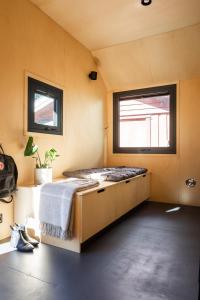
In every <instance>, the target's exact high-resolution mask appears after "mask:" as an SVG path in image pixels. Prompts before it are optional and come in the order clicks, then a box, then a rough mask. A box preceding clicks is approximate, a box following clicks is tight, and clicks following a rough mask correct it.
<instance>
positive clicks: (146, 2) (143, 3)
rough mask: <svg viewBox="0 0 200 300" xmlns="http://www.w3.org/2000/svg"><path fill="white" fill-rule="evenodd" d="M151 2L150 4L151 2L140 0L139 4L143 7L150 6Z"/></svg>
mask: <svg viewBox="0 0 200 300" xmlns="http://www.w3.org/2000/svg"><path fill="white" fill-rule="evenodd" d="M151 2H152V0H141V4H142V5H145V6H147V5H150V4H151Z"/></svg>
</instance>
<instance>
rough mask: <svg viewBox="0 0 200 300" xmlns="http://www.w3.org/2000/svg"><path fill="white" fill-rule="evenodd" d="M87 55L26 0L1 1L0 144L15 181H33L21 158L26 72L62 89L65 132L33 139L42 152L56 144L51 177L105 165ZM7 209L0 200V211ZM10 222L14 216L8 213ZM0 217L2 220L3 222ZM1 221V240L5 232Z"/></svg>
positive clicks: (97, 94) (100, 95)
mask: <svg viewBox="0 0 200 300" xmlns="http://www.w3.org/2000/svg"><path fill="white" fill-rule="evenodd" d="M91 70H96V65H95V63H94V60H93V57H92V55H91V53H90V52H89V51H88V50H87V49H86V48H85V47H83V46H82V45H81V44H80V43H79V42H78V41H76V40H75V39H74V38H73V37H71V36H70V35H69V34H67V33H66V32H64V30H62V29H61V28H60V27H59V26H58V25H56V23H54V22H53V21H52V20H51V19H50V18H49V17H47V16H46V15H45V14H44V13H42V12H41V11H40V10H39V9H38V8H36V7H35V6H34V5H33V4H31V3H30V2H29V1H27V0H15V1H0V143H3V146H4V149H5V151H6V153H8V154H10V155H12V156H13V157H14V159H15V161H16V163H17V166H18V171H19V184H22V183H23V184H26V183H31V182H33V168H34V162H33V159H32V158H24V156H23V150H24V146H25V143H26V140H27V137H26V136H24V135H23V131H24V128H23V118H24V111H23V103H24V99H25V97H26V95H25V80H24V77H25V72H26V71H28V72H30V73H32V74H34V75H36V76H39V77H40V78H42V79H43V78H44V79H45V80H48V81H50V82H53V83H55V84H56V85H59V86H62V87H63V89H64V106H65V112H64V132H65V134H64V136H50V135H44V136H40V137H36V138H35V142H36V143H37V144H38V145H39V149H40V152H41V154H42V153H43V152H44V151H45V150H47V149H49V148H51V147H54V148H56V149H57V150H58V152H59V154H60V157H59V158H58V159H57V161H55V162H54V164H53V173H54V177H57V176H60V175H61V173H62V172H63V171H64V170H66V169H75V168H85V167H95V166H99V165H102V164H103V151H104V132H103V128H104V99H105V95H106V94H105V88H104V84H103V81H102V79H101V77H100V76H99V77H98V80H97V81H91V80H90V79H89V78H88V74H89V72H90V71H91ZM1 211H3V212H4V214H5V215H6V213H5V205H4V207H3V206H2V205H1V204H0V212H1ZM5 218H7V221H8V223H9V222H10V220H11V219H12V218H10V214H9V213H8V214H7V216H5ZM5 218H4V220H5ZM6 228H7V229H5V226H4V227H2V225H0V238H2V237H4V236H6V235H8V234H9V231H8V226H7V227H6Z"/></svg>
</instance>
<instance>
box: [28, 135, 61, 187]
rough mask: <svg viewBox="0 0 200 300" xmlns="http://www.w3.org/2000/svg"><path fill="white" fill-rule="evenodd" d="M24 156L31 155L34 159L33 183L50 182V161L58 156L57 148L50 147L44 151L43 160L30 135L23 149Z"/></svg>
mask: <svg viewBox="0 0 200 300" xmlns="http://www.w3.org/2000/svg"><path fill="white" fill-rule="evenodd" d="M24 156H32V157H33V158H34V159H35V161H36V165H35V171H34V183H35V184H36V185H38V184H43V183H47V182H52V167H51V165H52V162H53V161H54V160H55V159H56V157H58V156H59V155H58V153H57V150H56V149H54V148H51V149H49V150H47V151H46V152H45V155H44V161H42V160H41V158H40V155H39V152H38V146H37V145H35V144H34V142H33V137H32V136H30V137H29V139H28V142H27V144H26V148H25V150H24Z"/></svg>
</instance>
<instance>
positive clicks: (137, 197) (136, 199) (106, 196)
mask: <svg viewBox="0 0 200 300" xmlns="http://www.w3.org/2000/svg"><path fill="white" fill-rule="evenodd" d="M149 197H150V174H149V173H146V174H142V175H139V176H136V177H133V178H130V179H128V180H123V181H120V182H106V181H105V182H102V183H101V184H100V185H99V186H98V187H95V188H92V189H90V190H86V191H82V192H78V193H76V198H75V203H74V204H75V223H74V238H73V239H71V240H66V241H63V240H60V239H57V238H52V237H49V236H43V237H42V242H43V243H46V244H49V245H54V246H57V247H60V248H64V249H67V250H71V251H75V252H78V253H80V252H81V244H82V243H83V242H85V241H86V240H88V239H89V238H90V237H92V236H93V235H95V234H96V233H97V232H99V231H100V230H102V229H103V228H105V227H106V226H108V225H109V224H111V223H112V222H114V221H115V220H117V219H118V218H119V217H121V216H122V215H124V214H125V213H127V212H128V211H130V210H131V209H133V208H134V207H136V206H137V205H138V204H140V203H142V202H143V201H144V200H146V199H148V198H149Z"/></svg>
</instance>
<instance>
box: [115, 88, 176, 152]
mask: <svg viewBox="0 0 200 300" xmlns="http://www.w3.org/2000/svg"><path fill="white" fill-rule="evenodd" d="M158 95H162V96H164V95H170V108H169V110H170V134H169V135H170V142H169V144H170V146H169V147H120V146H119V142H120V131H119V123H120V121H119V103H120V101H123V100H122V98H124V100H127V99H126V97H131V96H132V98H131V99H134V98H144V97H150V96H158ZM113 153H136V154H137V153H138V154H141V153H143V154H176V84H171V85H164V86H156V87H150V88H144V89H137V90H130V91H122V92H116V93H113Z"/></svg>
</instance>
